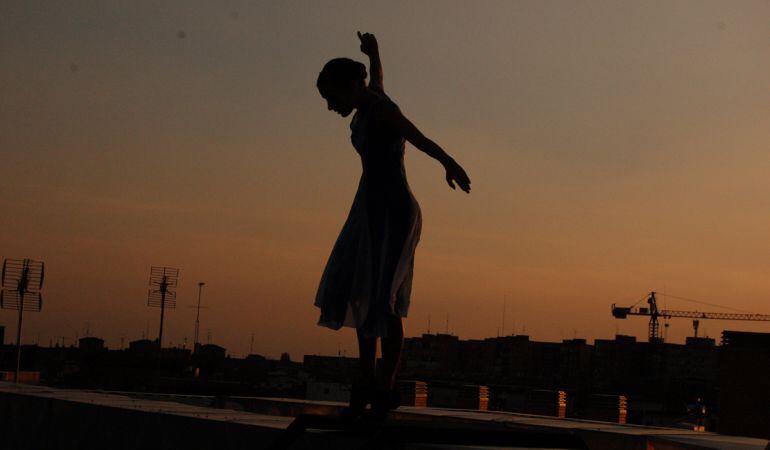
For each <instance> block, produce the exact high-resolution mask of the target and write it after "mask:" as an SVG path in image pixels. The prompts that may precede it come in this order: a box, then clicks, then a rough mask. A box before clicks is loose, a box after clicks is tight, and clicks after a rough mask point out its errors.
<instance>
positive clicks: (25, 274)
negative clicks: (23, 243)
mask: <svg viewBox="0 0 770 450" xmlns="http://www.w3.org/2000/svg"><path fill="white" fill-rule="evenodd" d="M44 274H45V270H44V265H43V262H42V261H33V260H31V259H26V258H25V259H6V260H5V261H4V262H3V273H2V290H0V308H3V309H16V310H18V311H19V324H18V326H17V328H16V371H15V372H14V375H13V380H14V382H16V383H18V382H19V373H20V369H21V325H22V320H23V317H24V310H25V309H26V310H27V311H34V312H40V310H42V309H43V296H42V295H41V294H40V290H41V289H42V288H43V276H44Z"/></svg>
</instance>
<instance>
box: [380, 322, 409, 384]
mask: <svg viewBox="0 0 770 450" xmlns="http://www.w3.org/2000/svg"><path fill="white" fill-rule="evenodd" d="M403 346H404V326H403V324H402V322H401V317H399V316H395V315H394V316H390V318H389V319H388V336H387V337H384V338H382V370H381V371H380V378H379V380H378V383H377V384H378V387H379V388H380V389H385V390H391V389H393V386H394V384H395V382H396V373H397V372H398V368H399V366H400V365H401V348H402V347H403Z"/></svg>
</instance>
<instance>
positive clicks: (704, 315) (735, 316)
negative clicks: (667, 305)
mask: <svg viewBox="0 0 770 450" xmlns="http://www.w3.org/2000/svg"><path fill="white" fill-rule="evenodd" d="M675 298H677V297H675ZM683 300H688V299H683ZM639 302H641V300H640V301H639ZM639 302H637V303H639ZM647 304H648V305H650V306H649V307H647V308H645V307H641V306H636V305H631V306H628V307H623V306H615V304H614V303H613V304H612V315H613V316H615V318H617V319H625V318H626V317H627V316H649V317H650V322H649V325H648V329H647V331H648V333H647V338H648V340H649V342H663V338H662V337H661V336H660V329H659V324H658V317H663V318H664V319H670V318H672V317H683V318H687V319H693V323H692V324H693V328H694V329H695V336H696V337H697V336H698V325H699V324H700V319H716V320H753V321H767V322H770V314H749V313H716V312H700V311H677V310H672V309H663V310H660V309H658V304H657V302H656V300H655V292H654V291H653V292H650V294H649V296H648V297H647Z"/></svg>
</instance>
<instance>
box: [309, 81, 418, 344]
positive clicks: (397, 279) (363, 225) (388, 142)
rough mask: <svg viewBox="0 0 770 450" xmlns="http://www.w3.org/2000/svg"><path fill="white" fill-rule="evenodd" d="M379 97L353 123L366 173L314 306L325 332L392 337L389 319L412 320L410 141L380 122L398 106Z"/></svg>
mask: <svg viewBox="0 0 770 450" xmlns="http://www.w3.org/2000/svg"><path fill="white" fill-rule="evenodd" d="M379 95H380V97H379V98H378V99H376V100H374V101H372V102H371V103H370V104H369V105H368V106H367V107H365V108H363V109H359V110H358V111H357V112H356V114H355V116H354V117H353V119H352V121H351V123H350V129H351V131H352V134H351V141H352V142H353V147H355V149H356V151H357V152H358V154H359V156H360V157H361V164H362V167H363V172H362V174H361V180H360V181H359V183H358V191H357V192H356V196H355V199H354V200H353V206H352V207H351V208H350V213H349V214H348V218H347V220H346V221H345V224H344V226H343V227H342V231H341V232H340V234H339V237H338V238H337V241H336V243H335V244H334V248H333V249H332V252H331V255H330V256H329V260H328V262H327V263H326V268H325V269H324V271H323V275H322V276H321V282H320V284H319V287H318V292H317V294H316V299H315V305H316V306H317V307H319V308H320V309H321V317H320V319H319V321H318V324H319V325H321V326H325V327H329V328H332V329H335V330H338V329H339V328H341V327H342V326H348V327H353V328H357V329H358V330H360V331H363V333H364V335H365V336H369V337H373V336H378V337H384V336H387V325H388V319H389V317H390V316H393V315H397V316H400V317H406V315H407V312H408V310H409V298H410V295H411V290H412V275H413V272H414V252H415V249H416V248H417V242H418V241H419V240H420V229H421V227H422V214H421V212H420V206H419V205H418V204H417V200H416V199H415V198H414V196H413V195H412V191H411V189H409V184H408V183H407V181H406V171H405V169H404V139H403V138H402V137H400V136H398V135H395V134H391V133H388V131H386V130H381V129H379V128H378V127H377V126H376V123H375V120H376V117H377V115H378V113H381V112H382V111H383V110H384V109H387V108H395V109H396V110H397V109H398V106H397V105H396V104H395V103H394V102H393V101H392V100H390V98H388V97H387V96H386V95H385V94H383V93H381V94H379Z"/></svg>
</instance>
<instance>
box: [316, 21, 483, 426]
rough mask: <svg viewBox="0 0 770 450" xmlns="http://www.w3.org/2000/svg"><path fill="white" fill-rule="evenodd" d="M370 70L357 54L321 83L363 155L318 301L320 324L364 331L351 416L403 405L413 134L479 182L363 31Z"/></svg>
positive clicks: (412, 239)
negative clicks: (389, 82)
mask: <svg viewBox="0 0 770 450" xmlns="http://www.w3.org/2000/svg"><path fill="white" fill-rule="evenodd" d="M358 37H359V39H360V40H361V51H362V52H363V53H365V54H366V55H368V56H369V60H370V66H369V67H370V72H371V76H370V79H369V85H368V86H367V85H366V83H365V81H366V67H365V66H364V65H363V64H361V63H360V62H357V61H353V60H351V59H348V58H337V59H333V60H331V61H329V62H328V63H326V65H325V66H324V68H323V70H322V71H321V73H320V74H319V75H318V81H317V87H318V90H319V92H320V93H321V96H322V97H323V98H324V99H326V101H327V103H328V107H329V109H330V110H333V111H335V112H337V113H338V114H340V115H342V116H343V117H347V116H348V115H350V113H352V112H353V110H354V109H355V110H356V113H355V115H354V116H353V120H352V121H351V123H350V129H351V130H352V135H351V140H352V141H353V146H354V147H355V149H356V151H357V152H358V154H359V155H360V156H361V162H362V165H363V174H362V175H361V181H360V182H359V185H358V192H356V196H355V199H354V201H353V206H352V207H351V209H350V214H349V215H348V218H347V221H346V222H345V225H344V226H343V228H342V231H341V232H340V235H339V237H338V238H337V242H336V243H335V245H334V249H333V250H332V253H331V256H330V257H329V261H328V262H327V265H326V268H325V270H324V272H323V276H322V277H321V283H320V286H319V288H318V293H317V294H316V300H315V304H316V306H318V307H319V308H320V309H321V318H320V320H319V325H323V326H326V327H329V328H333V329H335V330H336V329H339V328H340V327H342V326H343V325H345V326H350V327H354V328H356V332H357V335H358V347H359V358H360V362H361V374H360V379H359V380H358V381H357V382H355V383H354V384H353V388H352V389H351V399H350V406H349V407H348V408H347V409H346V414H347V415H348V416H354V417H355V416H358V415H359V414H361V413H363V411H364V409H365V408H366V405H367V404H369V403H371V405H372V414H373V415H374V416H375V417H377V418H384V416H385V415H386V414H387V411H388V410H390V409H393V408H396V407H398V395H397V393H396V392H395V391H394V381H395V376H396V372H397V370H398V366H399V362H400V358H401V348H402V344H403V339H404V331H403V325H402V323H401V318H402V317H406V315H407V310H408V308H409V297H410V292H411V288H412V271H413V267H414V252H415V248H416V246H417V242H418V241H419V239H420V227H421V224H422V218H421V215H420V207H419V205H418V204H417V201H416V200H415V198H414V196H413V195H412V192H411V190H410V189H409V184H408V183H407V181H406V172H405V170H404V141H405V140H407V141H409V142H410V143H411V144H412V145H414V146H415V147H417V148H418V149H419V150H422V151H423V152H425V153H426V154H428V155H429V156H431V157H433V158H435V159H436V160H438V161H439V162H440V163H441V164H442V165H443V166H444V168H445V169H446V181H447V183H449V186H450V187H451V188H452V189H454V188H455V183H457V185H458V186H460V188H461V189H462V190H463V191H465V192H470V189H471V188H470V179H469V178H468V175H466V173H465V171H464V170H463V168H462V167H460V165H459V164H458V163H457V162H455V160H454V159H452V158H451V157H450V156H449V155H448V154H447V153H446V152H445V151H444V150H443V149H442V148H441V147H439V146H438V145H437V144H436V143H434V142H433V141H431V140H430V139H428V138H427V137H425V136H424V135H423V134H422V133H421V132H420V131H419V130H418V129H417V127H415V126H414V125H413V124H412V123H411V122H410V121H409V120H408V119H407V118H406V117H404V115H403V114H401V111H400V110H399V108H398V106H397V105H396V104H395V103H394V102H393V101H392V100H391V99H390V98H389V97H388V96H387V95H385V91H384V89H383V84H382V66H381V63H380V57H379V49H378V46H377V41H376V39H375V37H374V36H373V35H372V34H369V33H366V34H363V35H362V34H361V33H360V32H359V33H358ZM378 337H379V338H381V340H382V342H381V345H382V356H383V358H382V365H381V367H380V368H379V370H375V361H376V354H377V338H378Z"/></svg>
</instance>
